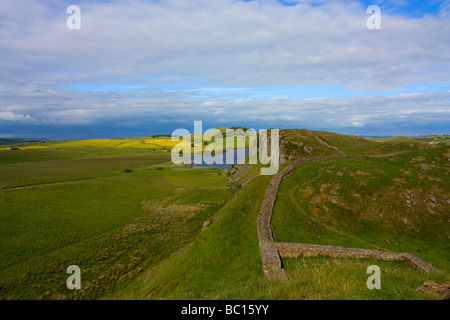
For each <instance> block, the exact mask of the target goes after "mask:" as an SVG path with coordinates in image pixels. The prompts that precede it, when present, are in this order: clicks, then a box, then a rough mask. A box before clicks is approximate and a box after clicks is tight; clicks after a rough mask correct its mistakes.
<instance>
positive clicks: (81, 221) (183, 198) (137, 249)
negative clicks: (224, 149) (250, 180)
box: [0, 153, 228, 299]
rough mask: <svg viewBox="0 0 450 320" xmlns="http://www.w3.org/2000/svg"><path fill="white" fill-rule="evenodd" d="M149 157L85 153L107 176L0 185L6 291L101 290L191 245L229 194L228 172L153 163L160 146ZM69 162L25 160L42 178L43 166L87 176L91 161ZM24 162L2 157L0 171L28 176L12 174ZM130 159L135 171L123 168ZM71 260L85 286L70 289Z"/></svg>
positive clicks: (57, 293)
mask: <svg viewBox="0 0 450 320" xmlns="http://www.w3.org/2000/svg"><path fill="white" fill-rule="evenodd" d="M164 155H165V154H164ZM148 156H149V155H146V157H147V158H145V161H146V164H144V163H142V162H139V161H138V162H137V163H136V158H135V157H134V156H130V157H128V156H121V157H125V158H126V159H128V160H127V161H125V162H120V163H119V164H118V163H115V164H114V161H112V162H111V161H109V160H110V159H111V157H106V158H105V157H101V158H89V159H81V160H82V161H88V164H89V163H90V164H92V163H91V161H94V162H95V165H94V167H95V168H93V171H92V172H91V173H96V174H99V173H100V174H103V175H105V177H104V178H102V179H96V180H89V181H76V182H70V183H61V184H52V185H41V186H34V187H26V188H20V189H8V190H3V191H0V208H1V209H0V213H1V214H0V220H1V223H0V233H1V234H2V242H1V243H0V256H1V257H0V261H1V264H0V298H1V299H8V298H14V299H36V298H53V299H54V298H69V299H70V298H90V299H92V298H97V297H99V295H101V294H102V293H103V291H105V290H112V289H114V288H116V287H117V286H120V285H123V284H124V283H127V282H129V281H131V280H132V279H133V278H134V277H136V276H137V275H138V274H139V273H140V272H141V271H142V270H144V269H147V268H150V267H152V266H154V265H155V264H157V263H158V262H159V261H161V260H163V259H165V258H167V257H168V256H169V255H170V254H171V253H172V252H174V251H176V250H179V249H180V248H181V247H183V246H184V245H186V244H187V243H190V242H191V241H192V240H193V239H194V238H195V236H196V234H198V232H199V231H200V229H201V226H202V224H203V222H204V221H205V220H207V219H208V218H209V217H211V216H212V215H213V214H214V213H215V212H216V211H217V210H218V209H219V207H220V206H221V205H222V204H223V202H224V201H225V199H226V198H227V197H228V195H227V194H226V191H225V187H226V183H227V181H226V177H225V175H223V174H220V175H219V174H218V172H217V170H215V169H194V168H175V167H174V166H173V165H172V164H171V163H168V164H167V165H159V164H158V165H155V163H159V162H160V161H161V154H160V153H159V154H158V153H154V156H155V157H156V158H154V159H153V162H152V158H151V157H148ZM121 159H122V158H121ZM71 161H75V160H72V159H68V160H57V161H39V162H27V165H28V166H29V170H31V171H29V172H30V173H33V171H32V169H31V168H34V169H35V171H34V174H35V175H36V176H38V175H40V174H41V173H42V168H43V167H48V168H49V172H51V170H50V168H53V169H54V170H55V172H62V171H64V170H68V171H70V172H69V173H68V176H70V177H73V176H80V175H85V174H86V169H87V168H88V166H85V165H81V166H73V162H71ZM77 161H78V160H77ZM49 163H51V165H50V164H49ZM83 163H84V162H83ZM84 164H86V163H84ZM21 165H22V164H14V165H2V166H0V172H2V173H3V174H10V176H11V180H10V183H11V184H18V183H20V182H22V181H23V180H21V178H19V180H16V181H14V180H13V177H14V174H13V173H14V170H17V171H15V172H16V174H20V172H21V169H22V168H19V167H20V166H21ZM33 165H36V166H33ZM144 165H145V166H144ZM11 166H13V167H11ZM14 166H17V167H14ZM130 166H131V167H133V166H135V167H133V168H135V170H134V172H130V173H124V172H123V171H122V170H123V168H129V167H130ZM159 166H161V167H162V168H164V169H163V170H156V169H158V168H159ZM136 167H137V168H136ZM23 168H25V167H23ZM6 169H7V170H6ZM55 177H60V176H59V175H56V176H55ZM211 187H215V188H217V187H222V188H223V189H210V188H211ZM71 264H76V265H79V266H80V268H81V270H82V279H83V280H82V281H83V289H82V290H74V291H69V290H67V288H66V287H65V279H66V278H67V277H68V275H67V274H66V273H65V268H67V267H68V266H69V265H71Z"/></svg>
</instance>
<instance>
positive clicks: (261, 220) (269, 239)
mask: <svg viewBox="0 0 450 320" xmlns="http://www.w3.org/2000/svg"><path fill="white" fill-rule="evenodd" d="M408 151H409V150H407V151H400V152H394V153H387V154H376V155H353V156H349V155H340V156H338V155H334V156H315V157H304V158H300V159H297V160H295V161H293V162H292V163H291V164H289V165H288V166H287V167H285V168H284V169H283V170H281V171H279V172H278V173H277V174H275V175H274V176H273V178H272V180H271V181H270V183H269V186H268V187H267V189H266V193H265V195H264V199H263V202H262V205H261V209H260V212H259V215H258V219H257V233H258V244H259V250H260V254H261V263H262V269H263V272H264V275H265V277H266V278H268V279H277V280H281V281H287V280H288V279H287V276H286V273H285V271H284V269H283V266H282V262H281V258H285V257H298V256H300V255H303V256H319V255H321V256H331V257H354V258H375V259H381V260H401V261H405V262H407V263H408V264H410V265H411V266H413V267H415V268H418V269H420V270H423V271H425V272H437V273H441V272H442V271H440V270H439V269H437V268H435V267H433V266H432V265H431V264H429V263H428V262H426V261H424V260H422V259H419V258H417V257H416V256H414V255H413V254H410V253H397V252H383V251H378V250H370V249H360V248H344V247H338V246H327V245H315V244H305V243H287V242H280V243H277V242H276V240H275V237H274V233H273V229H272V225H271V219H272V213H273V208H274V206H275V201H276V198H277V193H278V188H279V186H280V184H281V182H282V181H283V179H284V178H286V177H288V176H289V175H290V174H292V173H293V172H294V171H295V170H296V169H298V168H299V167H300V166H302V165H304V164H306V163H308V162H310V161H318V160H327V159H331V158H343V157H363V156H365V157H369V158H382V157H391V156H394V155H396V154H400V153H404V152H408Z"/></svg>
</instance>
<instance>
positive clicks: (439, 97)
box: [0, 0, 450, 128]
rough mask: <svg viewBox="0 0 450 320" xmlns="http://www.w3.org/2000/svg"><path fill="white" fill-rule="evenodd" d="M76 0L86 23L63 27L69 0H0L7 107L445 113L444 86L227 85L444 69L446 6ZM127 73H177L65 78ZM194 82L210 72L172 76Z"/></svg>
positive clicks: (254, 115) (369, 116) (111, 116)
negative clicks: (325, 89)
mask: <svg viewBox="0 0 450 320" xmlns="http://www.w3.org/2000/svg"><path fill="white" fill-rule="evenodd" d="M312 4H314V5H312ZM78 5H79V6H80V8H81V14H82V17H81V30H68V29H67V28H66V23H65V21H66V18H67V16H68V15H67V14H66V8H67V6H68V3H67V2H64V1H60V2H53V1H49V0H45V1H29V0H26V1H25V0H16V1H7V0H0V8H2V10H0V70H1V72H0V119H2V120H3V121H9V122H17V123H19V122H22V123H33V124H54V125H66V124H78V125H82V124H85V125H88V124H95V123H98V122H99V121H116V122H119V121H120V120H121V119H127V120H126V121H128V122H127V123H136V121H137V120H139V119H144V118H145V119H152V120H153V121H159V122H169V121H171V122H175V121H185V120H187V119H189V120H190V119H192V118H197V119H206V118H207V119H212V120H215V121H224V122H226V121H229V122H233V121H236V122H242V121H263V122H268V123H269V122H271V121H281V122H283V123H286V125H291V126H297V125H302V126H305V127H308V126H309V125H314V126H322V127H324V128H326V127H327V126H330V125H333V126H335V127H340V126H342V127H344V126H348V127H353V126H365V127H367V126H370V125H375V124H381V123H383V121H384V122H387V121H395V120H398V119H400V118H401V119H406V120H408V121H411V123H415V122H417V121H419V118H422V119H424V121H434V120H447V121H449V120H450V119H449V105H450V103H449V101H450V98H449V95H450V94H449V92H440V93H432V94H423V93H420V94H416V95H401V96H400V95H399V96H381V97H371V96H366V97H354V98H335V99H287V98H285V97H278V98H268V99H259V98H257V96H256V97H253V99H247V98H242V99H241V100H237V99H236V96H234V97H233V93H236V92H239V90H244V89H245V90H251V88H252V86H318V85H323V86H327V85H335V84H337V85H344V86H346V87H347V88H350V89H352V90H361V91H377V90H387V89H392V88H399V87H402V86H407V85H408V84H411V83H436V82H443V83H446V82H448V81H449V77H448V75H449V74H450V33H449V32H448V30H450V20H449V19H448V17H447V16H445V14H441V15H440V16H434V17H431V16H427V17H424V18H421V19H411V18H405V17H402V16H400V15H395V16H393V15H389V14H388V13H383V11H382V29H381V30H368V29H367V28H366V19H367V17H368V15H367V13H366V11H365V9H366V8H364V6H363V5H362V4H360V3H359V2H356V1H315V0H311V1H302V2H301V3H299V4H298V5H297V6H290V7H287V6H282V5H280V4H279V3H278V2H277V1H274V0H269V1H266V0H261V1H250V2H243V1H233V0H215V1H210V0H190V1H180V0H161V1H154V2H153V1H140V0H135V1H119V0H117V1H111V2H106V3H103V2H92V3H89V2H79V3H78ZM121 81H123V82H124V83H128V84H129V83H137V82H144V81H147V82H149V83H152V84H155V83H156V84H158V83H167V82H170V83H171V84H172V85H173V87H170V88H168V89H167V90H164V87H162V88H163V89H161V90H154V91H152V90H145V89H142V90H139V92H125V93H118V92H114V91H113V92H89V93H88V92H76V91H71V90H61V89H60V88H61V87H64V86H68V85H70V84H74V83H98V84H105V85H108V84H110V83H118V82H121ZM189 82H196V83H207V84H208V85H207V86H205V88H200V89H195V88H194V89H190V88H188V89H186V88H174V87H175V86H176V84H177V83H189ZM212 86H217V87H215V88H213V87H212ZM208 91H209V92H210V94H208ZM193 93H198V94H197V96H195V95H193ZM215 116H220V119H215ZM402 117H403V118H402ZM404 117H406V118H404ZM136 119H137V120H136ZM123 121H125V120H123Z"/></svg>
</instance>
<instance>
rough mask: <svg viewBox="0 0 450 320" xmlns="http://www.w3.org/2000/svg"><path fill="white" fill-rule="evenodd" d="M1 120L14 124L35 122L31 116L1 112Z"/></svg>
mask: <svg viewBox="0 0 450 320" xmlns="http://www.w3.org/2000/svg"><path fill="white" fill-rule="evenodd" d="M0 119H1V120H6V121H12V122H35V121H36V119H33V118H32V117H31V116H30V115H29V114H16V113H13V112H11V111H3V112H0Z"/></svg>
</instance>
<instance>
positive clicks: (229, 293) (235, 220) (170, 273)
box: [106, 176, 270, 299]
mask: <svg viewBox="0 0 450 320" xmlns="http://www.w3.org/2000/svg"><path fill="white" fill-rule="evenodd" d="M269 181H270V177H268V176H265V177H259V178H257V179H256V180H254V181H253V182H251V183H250V184H249V185H247V186H246V187H245V188H244V189H241V190H239V191H238V192H236V193H235V194H234V195H233V197H232V199H231V200H229V201H228V202H227V203H226V204H225V206H223V207H222V208H221V209H220V210H219V211H218V213H217V215H216V217H217V220H216V221H215V222H214V223H213V224H212V225H211V226H210V227H209V228H208V229H207V230H205V231H204V232H202V233H201V234H200V236H199V237H198V238H197V239H196V241H195V242H194V243H193V246H192V247H188V248H186V249H185V250H184V251H183V252H182V253H181V254H180V255H176V256H174V257H172V258H171V259H169V261H168V263H167V264H165V265H163V266H162V267H160V268H159V269H158V270H156V271H153V273H152V275H151V276H150V280H148V279H147V280H146V281H145V279H146V278H147V276H146V275H145V274H144V276H143V277H142V278H140V279H138V280H136V281H134V282H133V283H132V284H130V285H129V286H128V287H126V288H125V289H124V290H121V291H118V292H116V293H114V294H112V295H107V296H106V297H107V298H122V299H130V298H137V299H141V298H149V299H158V298H165V299H200V298H201V299H232V298H236V297H239V295H240V290H239V288H240V287H241V286H242V285H245V284H246V283H252V282H253V281H255V279H258V278H260V277H261V275H262V268H261V261H260V254H259V247H258V241H257V233H256V219H257V217H258V213H259V209H260V205H261V202H262V198H263V195H264V193H265V187H266V186H267V185H268V183H269Z"/></svg>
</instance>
